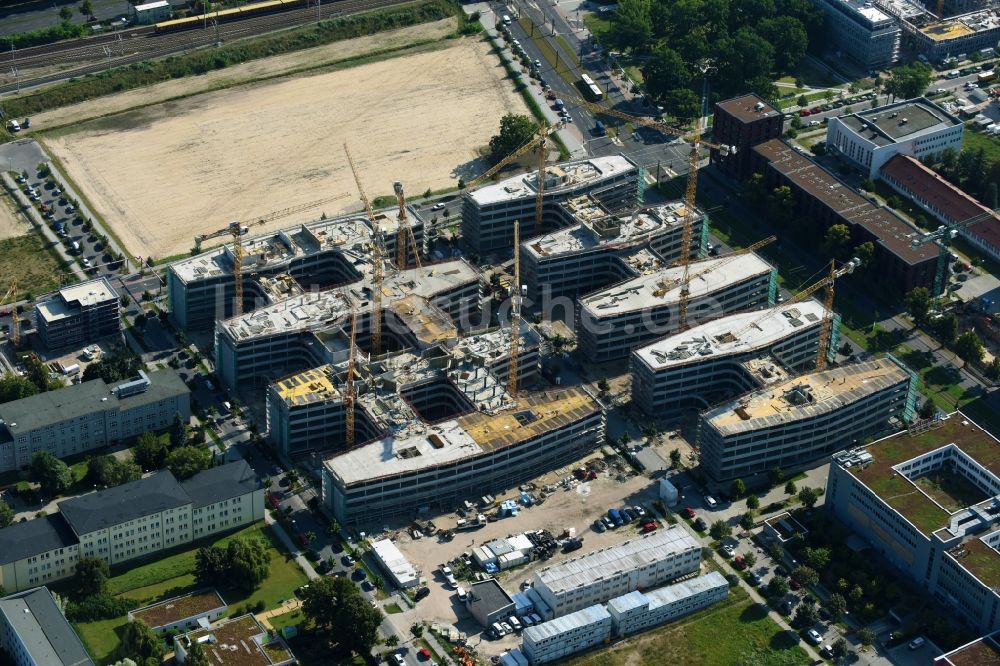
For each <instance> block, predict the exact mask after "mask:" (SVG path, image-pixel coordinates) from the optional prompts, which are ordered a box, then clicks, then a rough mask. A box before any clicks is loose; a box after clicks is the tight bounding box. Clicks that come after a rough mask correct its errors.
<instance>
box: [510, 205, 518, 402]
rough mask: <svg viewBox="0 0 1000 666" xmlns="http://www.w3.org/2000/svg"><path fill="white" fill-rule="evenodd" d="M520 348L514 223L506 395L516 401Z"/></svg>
mask: <svg viewBox="0 0 1000 666" xmlns="http://www.w3.org/2000/svg"><path fill="white" fill-rule="evenodd" d="M520 346H521V221H520V220H518V221H516V222H514V284H513V287H512V290H511V294H510V370H509V372H508V373H507V393H510V396H511V397H512V398H515V399H516V397H515V396H516V395H517V357H518V352H519V351H520Z"/></svg>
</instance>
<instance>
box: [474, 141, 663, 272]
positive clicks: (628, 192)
mask: <svg viewBox="0 0 1000 666" xmlns="http://www.w3.org/2000/svg"><path fill="white" fill-rule="evenodd" d="M644 175H645V174H644V172H643V169H641V168H640V167H638V166H637V165H636V164H635V163H634V162H632V161H631V160H630V159H629V158H627V157H625V156H624V155H612V156H607V157H593V158H590V159H586V160H579V161H574V162H563V163H561V164H553V165H551V166H548V167H546V168H545V189H544V192H543V193H542V196H543V213H542V217H543V220H542V224H543V227H544V228H542V229H536V228H535V201H536V193H537V192H538V183H537V181H538V175H537V173H536V172H535V171H531V172H529V173H526V174H520V175H517V176H511V177H510V178H506V179H504V180H501V181H498V182H495V183H490V184H489V185H483V186H482V187H479V188H477V189H475V190H472V191H466V192H463V193H462V239H463V240H464V241H465V242H466V243H468V244H469V246H470V247H471V248H472V249H473V250H475V251H476V252H478V253H480V254H489V253H494V252H499V251H509V250H510V249H511V248H513V246H514V223H515V222H519V223H520V229H521V238H529V237H530V236H535V235H538V234H540V233H545V232H548V231H551V230H552V229H555V228H558V227H561V226H564V225H565V224H567V221H565V219H564V218H563V216H562V215H561V214H560V213H559V212H557V210H556V209H557V207H558V204H559V203H561V202H563V201H566V200H567V199H572V198H575V197H578V196H580V195H583V194H591V195H593V196H594V197H595V198H597V199H598V200H599V201H600V202H601V203H602V204H604V205H605V206H606V207H607V208H609V209H611V210H617V209H620V208H625V207H628V206H632V205H634V204H635V203H636V202H637V201H641V200H642V190H643V188H644V187H645V180H644Z"/></svg>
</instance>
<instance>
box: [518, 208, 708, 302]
mask: <svg viewBox="0 0 1000 666" xmlns="http://www.w3.org/2000/svg"><path fill="white" fill-rule="evenodd" d="M556 210H557V211H559V213H560V214H561V215H562V216H563V217H565V218H566V220H568V221H569V222H568V224H569V226H565V227H563V228H561V229H559V230H557V231H553V232H551V233H548V234H545V235H543V236H538V237H536V238H532V239H531V240H528V241H524V242H522V243H521V262H522V264H521V266H522V270H523V271H524V277H525V280H524V282H525V284H526V286H527V288H528V292H527V295H528V297H529V298H531V299H532V300H533V301H535V302H536V303H542V302H543V301H544V300H545V299H551V298H559V297H576V296H579V295H581V294H587V293H590V292H592V291H595V290H597V289H601V288H603V287H606V286H607V285H609V284H613V283H615V282H620V281H622V280H626V279H628V278H632V277H635V276H638V275H642V274H644V273H650V272H653V271H656V270H659V269H662V268H664V267H666V266H667V265H670V264H672V263H674V262H676V261H678V260H680V259H681V257H682V256H683V254H684V253H683V252H682V248H681V246H682V245H683V236H684V224H685V223H686V222H687V221H688V211H687V209H686V208H685V206H684V204H683V203H682V202H671V203H668V204H665V205H662V206H652V207H646V208H639V209H635V208H630V209H626V210H625V211H612V210H609V209H608V208H607V207H606V206H604V205H603V204H601V202H600V201H599V200H598V199H596V198H595V197H594V196H592V195H589V194H588V195H584V196H580V197H576V198H574V199H570V200H568V201H565V202H563V203H560V204H558V206H556ZM690 223H691V244H690V247H689V248H688V252H687V256H688V258H697V257H700V256H704V255H705V253H706V251H707V249H708V247H707V245H708V224H707V220H706V218H705V215H704V214H703V213H702V212H701V211H698V210H696V211H694V214H693V215H692V216H691V220H690Z"/></svg>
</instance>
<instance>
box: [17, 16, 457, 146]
mask: <svg viewBox="0 0 1000 666" xmlns="http://www.w3.org/2000/svg"><path fill="white" fill-rule="evenodd" d="M454 30H455V19H450V18H449V19H443V20H441V21H436V22H434V23H424V24H421V25H414V26H410V27H408V28H400V29H399V30H390V31H388V32H383V33H380V34H378V35H372V36H370V37H359V38H358V39H348V40H345V41H341V42H334V43H333V44H327V45H325V46H317V47H316V48H312V49H305V50H302V51H295V52H294V53H289V54H286V55H280V56H275V57H273V58H263V59H261V60H253V61H251V62H248V63H244V64H242V65H235V66H233V67H227V68H226V69H220V70H218V71H212V72H208V73H207V74H203V75H201V76H189V77H186V78H183V79H176V80H173V81H165V82H163V83H158V84H156V85H153V86H148V87H145V88H140V89H138V90H130V91H128V92H124V93H121V94H119V95H110V96H107V97H101V98H99V99H94V100H89V101H86V102H81V103H79V104H73V105H71V106H65V107H62V108H59V109H52V110H51V111H45V112H44V113H40V114H38V115H36V116H32V118H31V126H32V129H33V130H36V131H37V130H43V129H49V128H52V127H60V126H62V125H71V124H74V123H79V122H83V121H84V120H91V119H93V118H99V117H101V116H106V115H108V114H112V113H120V112H122V111H127V110H129V109H135V108H138V107H142V106H149V105H150V104H158V103H160V102H165V101H167V100H170V99H176V98H179V97H185V96H188V95H194V94H197V93H202V92H206V91H210V90H217V89H219V88H223V87H228V86H231V85H234V84H240V83H250V82H253V81H258V80H260V79H262V78H268V77H273V76H280V75H282V74H288V73H290V72H295V71H297V70H301V69H304V68H309V69H313V68H316V67H320V66H323V65H326V64H330V63H335V62H338V61H343V60H346V59H349V58H353V57H356V56H358V55H362V54H365V53H371V52H372V51H376V50H385V49H395V48H401V47H404V46H407V45H410V44H413V43H415V42H420V41H423V40H437V39H441V38H443V37H444V36H445V35H447V34H449V33H451V32H453V31H454ZM0 80H2V79H0Z"/></svg>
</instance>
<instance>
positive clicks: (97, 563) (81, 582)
mask: <svg viewBox="0 0 1000 666" xmlns="http://www.w3.org/2000/svg"><path fill="white" fill-rule="evenodd" d="M110 577H111V569H110V568H109V567H108V563H107V562H105V561H104V560H102V559H100V558H97V557H81V558H80V561H79V562H77V563H76V578H75V583H76V593H77V594H78V595H79V596H80V598H86V597H95V596H97V595H99V594H104V593H105V592H106V591H107V589H108V579H109V578H110Z"/></svg>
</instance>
